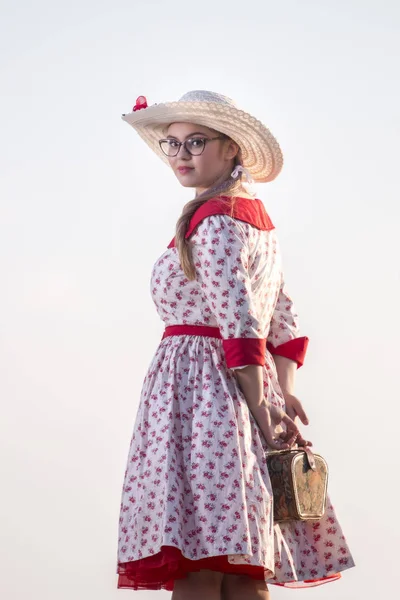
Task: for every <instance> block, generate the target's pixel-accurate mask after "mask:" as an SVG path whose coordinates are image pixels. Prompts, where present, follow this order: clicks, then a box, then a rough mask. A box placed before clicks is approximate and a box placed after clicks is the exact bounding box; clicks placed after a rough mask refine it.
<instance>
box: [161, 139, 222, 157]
mask: <svg viewBox="0 0 400 600" xmlns="http://www.w3.org/2000/svg"><path fill="white" fill-rule="evenodd" d="M223 139H224V136H222V135H218V136H216V137H213V138H208V137H192V138H188V139H187V140H185V141H184V142H178V140H175V139H172V138H165V139H163V140H159V142H158V143H159V145H160V148H161V151H162V152H163V154H165V156H168V158H174V157H175V156H178V154H179V152H180V149H181V146H183V147H184V148H185V150H186V152H187V153H188V154H190V156H201V155H202V154H203V152H204V150H205V149H206V145H207V142H213V141H214V140H223ZM191 140H201V141H202V142H204V146H203V149H202V151H201V152H199V153H198V154H193V152H190V150H189V149H188V147H187V146H186V144H187V142H190V141H191ZM172 141H174V142H175V143H176V144H178V147H177V149H176V153H175V154H167V153H166V152H165V151H164V149H163V147H162V144H163V142H172ZM170 149H171V148H170Z"/></svg>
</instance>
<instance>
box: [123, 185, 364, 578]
mask: <svg viewBox="0 0 400 600" xmlns="http://www.w3.org/2000/svg"><path fill="white" fill-rule="evenodd" d="M186 237H187V238H188V239H189V240H190V244H191V247H192V253H193V259H194V263H195V268H196V279H195V280H194V281H189V280H188V279H187V278H186V276H185V274H184V272H183V270H182V268H181V266H180V263H179V257H178V252H177V249H176V247H175V243H174V240H172V242H171V243H170V245H169V247H168V248H167V250H166V251H165V252H164V253H163V254H162V256H161V257H160V258H159V259H158V260H157V262H156V264H155V265H154V268H153V271H152V275H151V293H152V297H153V300H154V303H155V305H156V308H157V311H158V313H159V315H160V317H161V318H162V320H163V321H164V323H165V326H166V331H165V334H164V336H163V339H162V340H161V342H160V344H159V346H158V348H157V350H156V352H155V355H154V358H153V360H152V362H151V364H150V366H149V369H148V372H147V374H146V376H145V379H144V383H143V388H142V393H141V398H140V405H139V408H138V412H137V416H136V422H135V426H134V431H133V435H132V439H131V444H130V449H129V455H128V461H127V467H126V472H125V478H124V483H123V490H122V500H121V511H120V520H119V543H118V561H117V573H118V587H119V588H131V589H167V590H172V589H173V585H174V581H175V580H176V579H178V578H181V577H184V576H185V575H186V574H187V573H188V572H189V571H196V570H199V569H212V570H217V571H220V572H225V573H237V574H246V575H248V576H250V577H254V578H256V579H264V580H265V581H266V582H267V583H272V584H277V585H285V586H287V587H304V586H308V585H318V584H319V583H325V582H327V581H331V580H334V579H337V578H338V577H340V572H341V571H343V570H345V569H348V568H350V567H352V566H353V564H354V563H353V559H352V557H351V554H350V551H349V549H348V546H347V544H346V541H345V538H344V536H343V533H342V530H341V527H340V525H339V523H338V521H337V518H336V516H335V512H334V510H333V507H332V505H331V503H330V501H328V504H327V509H326V512H325V515H324V517H323V518H322V519H321V520H320V521H308V522H302V521H293V522H289V523H287V524H286V523H285V524H280V525H279V524H274V522H273V504H272V490H271V484H270V479H269V475H268V471H267V468H266V461H265V453H266V451H268V448H267V446H266V444H265V440H264V438H263V436H262V434H261V432H260V430H259V428H258V426H257V424H256V422H255V420H254V418H253V416H252V415H251V413H250V412H249V409H248V406H247V403H246V400H245V398H244V396H243V394H242V392H241V390H240V389H239V387H238V384H237V381H236V379H235V377H234V369H235V368H240V367H243V366H245V365H248V364H258V365H262V366H263V379H264V394H265V398H266V399H267V400H268V401H269V402H271V403H273V404H277V405H280V406H282V407H284V399H283V396H282V392H281V389H280V387H279V382H278V378H277V372H276V368H275V363H274V360H273V356H272V355H273V354H279V355H282V356H286V357H288V358H291V359H292V360H295V361H296V362H297V364H298V366H301V365H302V364H303V361H304V356H305V352H306V347H307V342H308V339H307V338H305V337H303V338H301V337H299V336H298V316H297V314H296V311H295V309H294V305H293V303H292V300H291V298H290V296H289V295H288V293H287V291H286V286H285V283H284V279H283V272H282V264H281V256H280V252H279V246H278V241H277V236H276V231H275V229H274V226H273V225H272V223H271V220H270V219H269V217H268V215H267V213H266V211H265V208H264V205H263V204H262V202H261V201H259V200H251V199H245V198H235V200H234V202H233V203H232V201H231V199H229V198H226V197H219V198H216V199H213V200H209V201H207V202H206V203H205V204H204V205H203V206H202V207H201V208H200V209H199V210H198V211H197V212H196V213H195V215H194V217H193V218H192V221H191V224H190V226H189V229H188V232H187V235H186Z"/></svg>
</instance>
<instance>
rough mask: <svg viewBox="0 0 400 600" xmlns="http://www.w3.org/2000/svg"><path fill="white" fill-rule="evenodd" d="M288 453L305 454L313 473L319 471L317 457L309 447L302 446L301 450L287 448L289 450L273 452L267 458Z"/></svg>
mask: <svg viewBox="0 0 400 600" xmlns="http://www.w3.org/2000/svg"><path fill="white" fill-rule="evenodd" d="M287 452H305V453H306V456H307V461H308V464H309V465H310V469H312V470H313V471H316V470H317V465H316V462H315V456H314V453H313V451H312V450H311V448H310V447H309V446H301V447H300V448H299V447H297V448H287V450H272V452H268V454H267V456H273V455H275V454H285V453H287Z"/></svg>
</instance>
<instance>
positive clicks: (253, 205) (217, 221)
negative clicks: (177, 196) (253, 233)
mask: <svg viewBox="0 0 400 600" xmlns="http://www.w3.org/2000/svg"><path fill="white" fill-rule="evenodd" d="M234 223H236V225H237V226H239V225H240V224H243V223H247V224H248V225H250V226H251V227H254V228H256V229H258V230H260V231H271V230H272V229H275V226H274V225H273V223H272V221H271V219H270V217H269V215H268V213H267V211H266V210H265V206H264V204H263V203H262V201H261V200H258V199H255V198H254V199H253V198H252V199H249V198H241V197H234V198H231V197H229V196H218V197H217V198H212V199H211V200H207V202H205V203H204V204H203V205H202V206H200V208H198V209H197V211H196V212H195V213H194V215H193V217H192V218H191V221H190V224H189V227H188V230H187V232H186V236H185V237H186V239H190V238H193V237H198V236H197V235H196V234H197V232H198V230H199V226H200V225H201V226H202V227H201V231H202V235H203V237H204V235H205V236H207V234H208V235H214V234H215V233H219V234H221V233H222V235H223V233H224V232H225V230H226V228H227V226H229V225H230V226H232V225H234ZM203 225H204V227H203ZM239 229H240V227H239ZM173 246H174V240H172V241H171V243H170V245H169V247H173Z"/></svg>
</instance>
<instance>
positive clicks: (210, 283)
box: [191, 215, 267, 369]
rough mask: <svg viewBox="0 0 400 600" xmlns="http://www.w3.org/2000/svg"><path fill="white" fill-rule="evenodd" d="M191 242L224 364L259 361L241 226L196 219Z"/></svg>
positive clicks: (216, 218)
mask: <svg viewBox="0 0 400 600" xmlns="http://www.w3.org/2000/svg"><path fill="white" fill-rule="evenodd" d="M191 241H192V254H193V259H194V264H195V268H196V280H197V281H198V283H199V284H200V286H201V289H202V292H203V297H204V298H205V303H206V305H207V307H208V309H209V311H210V312H211V313H212V315H213V316H214V319H215V321H216V322H217V324H218V327H219V329H220V332H221V336H222V344H223V348H224V352H225V359H226V364H227V366H228V368H230V369H234V368H237V367H242V366H244V365H264V364H265V354H266V343H267V340H266V338H265V337H264V331H263V330H262V328H261V326H260V323H259V321H258V318H257V310H256V306H255V298H254V296H253V294H252V288H251V281H250V277H249V272H248V265H249V246H248V241H247V239H246V235H245V232H244V229H243V227H242V226H241V224H240V222H238V221H237V220H235V219H232V218H231V217H228V216H226V215H213V216H211V217H207V218H206V219H204V220H203V221H202V222H201V223H200V225H199V227H198V228H197V230H196V231H195V233H194V234H193V235H192V236H191Z"/></svg>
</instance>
